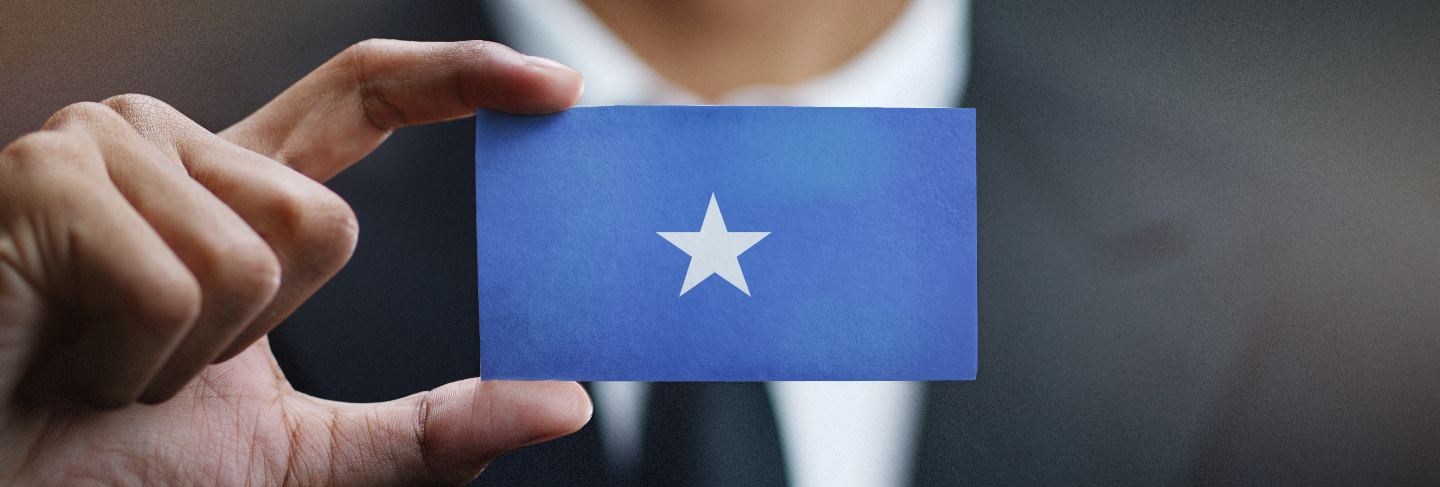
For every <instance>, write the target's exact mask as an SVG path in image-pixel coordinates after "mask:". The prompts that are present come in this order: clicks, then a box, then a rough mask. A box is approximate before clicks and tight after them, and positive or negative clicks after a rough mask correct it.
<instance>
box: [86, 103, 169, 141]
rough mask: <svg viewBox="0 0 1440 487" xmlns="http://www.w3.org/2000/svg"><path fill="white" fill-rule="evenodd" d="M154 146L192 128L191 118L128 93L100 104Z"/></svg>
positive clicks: (166, 105) (163, 104)
mask: <svg viewBox="0 0 1440 487" xmlns="http://www.w3.org/2000/svg"><path fill="white" fill-rule="evenodd" d="M100 103H101V104H102V105H104V106H106V107H108V108H109V109H110V110H111V111H113V112H114V113H115V114H116V115H118V116H119V118H120V119H121V120H124V121H125V122H128V123H129V125H130V126H131V127H134V129H135V131H136V132H139V133H140V135H142V136H144V137H145V138H146V139H148V140H150V141H152V142H158V141H161V140H170V139H172V138H173V137H174V136H175V135H176V134H178V133H180V132H183V130H181V129H185V128H188V127H189V125H190V124H189V123H186V122H189V120H190V119H189V118H187V117H186V116H185V115H183V114H181V113H180V111H179V110H176V109H175V108H174V107H171V106H170V104H168V103H165V102H163V101H160V100H159V99H158V98H155V97H152V96H147V95H137V94H134V93H127V94H124V95H115V96H112V97H110V98H106V99H105V100H104V101H101V102H100Z"/></svg>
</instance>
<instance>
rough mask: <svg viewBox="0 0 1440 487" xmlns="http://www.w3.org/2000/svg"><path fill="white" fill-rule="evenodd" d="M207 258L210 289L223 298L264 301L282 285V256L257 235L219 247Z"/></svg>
mask: <svg viewBox="0 0 1440 487" xmlns="http://www.w3.org/2000/svg"><path fill="white" fill-rule="evenodd" d="M205 261H206V263H205V264H204V265H205V266H206V267H208V268H209V269H208V272H207V279H206V280H207V281H209V285H208V286H206V287H207V291H208V292H210V293H215V294H218V295H219V296H217V297H219V298H220V299H224V300H227V301H237V302H242V303H249V304H254V305H263V304H265V303H268V302H269V301H270V299H271V298H273V297H274V295H275V292H276V290H278V289H279V288H280V277H281V276H280V272H281V269H280V260H279V259H278V258H276V257H275V253H274V252H272V251H271V250H270V246H269V245H268V244H266V243H265V241H264V240H261V239H260V238H259V237H258V236H257V237H254V238H247V239H243V240H241V241H237V242H232V243H229V244H226V245H225V246H224V247H216V248H215V249H214V250H211V251H209V252H207V255H206V257H205Z"/></svg>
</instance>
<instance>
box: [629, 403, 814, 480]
mask: <svg viewBox="0 0 1440 487" xmlns="http://www.w3.org/2000/svg"><path fill="white" fill-rule="evenodd" d="M633 478H634V479H635V482H634V484H635V485H637V486H659V487H664V486H695V487H721V486H744V487H767V486H775V487H783V486H785V485H786V480H785V462H784V457H783V455H782V453H781V446H780V432H779V429H778V428H777V427H776V424H775V412H774V408H773V407H772V406H771V404H770V397H769V395H768V394H767V393H766V390H765V384H764V383H760V382H723V383H695V382H661V383H656V384H653V385H652V386H651V388H650V403H649V407H648V408H647V412H646V417H645V439H644V444H643V450H642V452H641V457H640V464H639V465H638V466H636V470H635V475H634V477H633Z"/></svg>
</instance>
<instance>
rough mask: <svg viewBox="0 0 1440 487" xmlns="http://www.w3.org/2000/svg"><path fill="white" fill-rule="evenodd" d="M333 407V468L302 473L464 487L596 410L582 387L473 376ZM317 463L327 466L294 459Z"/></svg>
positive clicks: (331, 479) (345, 480) (337, 481)
mask: <svg viewBox="0 0 1440 487" xmlns="http://www.w3.org/2000/svg"><path fill="white" fill-rule="evenodd" d="M329 404H331V407H333V408H334V411H333V413H332V414H331V415H330V421H331V424H330V425H328V426H329V428H330V439H329V441H330V445H329V460H330V461H329V462H328V463H329V465H328V468H325V469H324V470H325V472H296V473H299V474H300V475H301V476H300V477H299V478H300V479H305V478H307V477H309V475H306V474H315V475H314V476H315V477H321V476H323V478H314V480H321V481H325V482H326V483H329V484H333V485H415V484H454V485H458V484H462V483H465V482H468V481H470V480H471V479H474V478H475V476H476V475H479V474H480V471H481V470H483V469H484V468H485V466H486V465H488V464H489V463H490V461H491V460H494V459H495V457H497V456H499V455H500V454H502V453H505V452H506V451H509V450H513V449H516V448H520V447H523V446H527V445H532V444H535V443H540V442H544V441H548V440H553V439H555V438H559V437H561V436H565V435H567V434H570V433H573V432H575V431H576V430H578V429H580V427H582V426H584V425H585V423H586V422H588V421H589V420H590V413H591V405H590V398H589V396H587V395H586V394H585V391H584V389H581V388H580V386H579V384H576V383H574V382H495V381H486V382H481V381H480V380H479V379H470V380H465V381H460V382H454V383H451V384H448V385H445V386H442V387H440V388H438V389H435V390H432V391H429V392H422V393H419V394H415V395H413V396H409V397H406V398H402V399H398V400H395V401H390V402H385V403H378V404H341V403H329ZM298 453H299V452H297V454H298ZM317 463H326V462H313V461H308V460H306V459H292V464H298V465H303V466H306V467H317V466H320V465H317Z"/></svg>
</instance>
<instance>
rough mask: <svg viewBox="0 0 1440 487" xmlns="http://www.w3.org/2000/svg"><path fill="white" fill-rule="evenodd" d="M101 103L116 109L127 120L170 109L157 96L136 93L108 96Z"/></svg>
mask: <svg viewBox="0 0 1440 487" xmlns="http://www.w3.org/2000/svg"><path fill="white" fill-rule="evenodd" d="M100 104H101V105H104V106H105V107H108V108H109V109H111V110H113V111H115V113H118V114H120V116H122V117H125V119H126V120H133V119H135V118H137V117H145V116H153V115H155V114H159V113H164V112H165V111H167V110H170V105H168V104H166V103H165V102H163V101H160V100H159V99H157V98H155V97H152V96H147V95H139V94H135V93H126V94H123V95H115V96H112V97H110V98H106V99H105V100H104V101H101V102H100Z"/></svg>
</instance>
